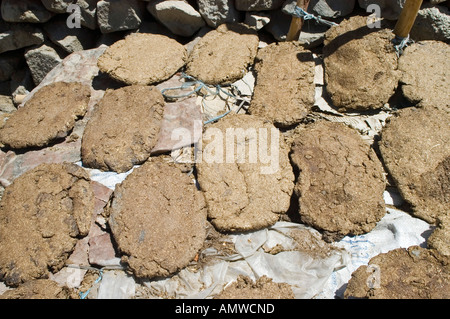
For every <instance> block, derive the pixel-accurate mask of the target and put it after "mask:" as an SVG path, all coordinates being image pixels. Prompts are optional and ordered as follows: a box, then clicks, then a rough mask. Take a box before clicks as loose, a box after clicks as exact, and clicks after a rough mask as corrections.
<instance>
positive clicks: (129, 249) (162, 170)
mask: <svg viewBox="0 0 450 319" xmlns="http://www.w3.org/2000/svg"><path fill="white" fill-rule="evenodd" d="M106 213H107V214H109V225H110V226H111V231H112V234H113V236H114V239H115V241H116V243H117V246H118V249H119V251H120V252H121V254H122V255H123V256H122V261H123V262H125V263H127V264H128V266H129V268H130V269H131V270H132V271H133V273H134V275H135V276H137V277H140V278H151V277H159V276H169V275H171V274H173V273H175V272H176V271H178V270H180V269H182V268H183V267H185V266H187V265H188V264H189V262H190V261H192V260H193V259H194V258H195V256H196V254H197V252H198V251H199V249H200V248H201V247H202V245H203V242H204V240H205V237H206V208H205V201H204V197H203V194H202V193H201V192H200V191H198V190H197V188H196V187H195V185H194V183H193V182H192V180H191V177H189V176H188V175H187V174H184V173H182V172H181V170H180V168H179V167H177V166H176V165H175V164H173V163H169V162H167V161H166V158H164V157H163V158H160V157H155V158H150V159H149V160H148V161H147V162H146V163H144V164H143V165H142V166H141V167H139V168H136V169H134V170H133V172H132V173H131V174H130V175H128V176H127V178H126V179H125V180H124V181H123V182H122V183H121V184H119V185H117V186H116V189H115V191H114V196H113V198H112V200H111V202H110V204H109V206H108V207H107V209H106Z"/></svg>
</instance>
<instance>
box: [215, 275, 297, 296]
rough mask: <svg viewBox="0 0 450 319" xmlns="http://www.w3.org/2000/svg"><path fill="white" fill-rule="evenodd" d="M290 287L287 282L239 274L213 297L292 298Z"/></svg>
mask: <svg viewBox="0 0 450 319" xmlns="http://www.w3.org/2000/svg"><path fill="white" fill-rule="evenodd" d="M294 298H295V296H294V293H293V291H292V288H291V286H290V285H289V284H287V283H275V282H273V281H272V279H271V278H269V277H267V276H265V275H264V276H262V277H260V278H259V279H258V280H256V282H254V281H253V280H252V279H250V278H249V277H247V276H243V275H240V276H239V277H238V278H237V280H236V281H234V282H233V283H232V284H231V285H229V286H228V287H226V288H225V289H224V290H223V291H222V292H221V293H220V294H218V295H217V296H215V297H214V299H294Z"/></svg>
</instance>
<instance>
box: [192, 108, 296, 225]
mask: <svg viewBox="0 0 450 319" xmlns="http://www.w3.org/2000/svg"><path fill="white" fill-rule="evenodd" d="M288 153H289V149H288V147H287V145H286V144H285V142H284V140H283V138H282V136H281V134H280V132H279V130H278V129H277V128H275V127H274V126H273V125H272V124H271V123H270V122H267V121H264V120H263V119H261V118H259V117H256V116H253V115H228V116H226V117H225V118H223V119H221V120H220V121H219V122H217V123H214V124H213V125H211V126H209V127H208V129H207V130H206V131H205V133H204V134H203V141H202V158H201V161H199V162H198V164H197V169H198V182H199V184H200V188H201V189H202V191H203V192H204V194H205V199H206V202H207V206H208V217H209V218H210V219H211V223H212V224H213V225H214V226H215V227H216V228H217V229H218V230H220V231H247V230H255V229H261V228H264V227H267V226H271V225H273V224H275V222H277V221H278V219H279V218H280V215H281V214H284V213H285V212H286V211H287V210H288V208H289V205H290V198H291V195H292V190H293V187H294V183H293V181H294V173H293V171H292V167H291V165H290V163H289V155H288Z"/></svg>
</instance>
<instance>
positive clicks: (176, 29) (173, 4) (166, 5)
mask: <svg viewBox="0 0 450 319" xmlns="http://www.w3.org/2000/svg"><path fill="white" fill-rule="evenodd" d="M147 9H148V11H149V12H150V13H151V14H152V15H153V16H154V17H155V18H156V19H157V20H158V21H159V22H161V23H162V24H163V25H165V26H166V27H167V28H168V29H169V30H170V31H172V32H173V33H174V34H177V35H181V36H185V37H190V36H192V35H193V34H194V33H195V32H197V31H198V30H199V29H200V28H201V27H203V26H204V25H205V21H204V20H203V18H202V16H201V15H200V13H199V12H197V11H196V10H195V9H194V8H193V7H192V6H191V5H190V4H189V3H187V2H184V1H161V0H159V1H155V2H150V3H149V4H148V6H147Z"/></svg>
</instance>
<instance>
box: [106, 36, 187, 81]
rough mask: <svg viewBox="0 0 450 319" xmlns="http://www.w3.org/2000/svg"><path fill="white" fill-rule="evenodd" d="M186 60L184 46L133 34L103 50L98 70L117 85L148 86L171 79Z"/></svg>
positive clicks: (169, 40) (159, 38) (167, 38)
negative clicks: (114, 80)
mask: <svg viewBox="0 0 450 319" xmlns="http://www.w3.org/2000/svg"><path fill="white" fill-rule="evenodd" d="M186 58H187V52H186V49H185V48H184V46H183V45H182V44H180V43H178V42H177V41H175V40H173V39H171V38H169V37H167V36H164V35H159V34H144V33H133V34H130V35H129V36H127V37H126V38H125V39H123V40H119V41H117V42H116V43H114V44H113V45H111V46H110V47H109V48H108V49H106V51H105V53H103V54H102V55H101V56H100V58H99V59H98V67H99V69H100V71H102V72H104V73H107V74H109V75H110V76H111V77H112V78H114V79H116V80H118V81H120V82H124V83H126V84H129V85H131V84H143V85H148V84H153V83H157V82H161V81H163V80H166V79H168V78H169V77H171V76H172V75H174V74H175V73H176V72H177V71H178V70H179V69H180V68H181V67H183V66H184V64H185V63H186Z"/></svg>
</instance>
